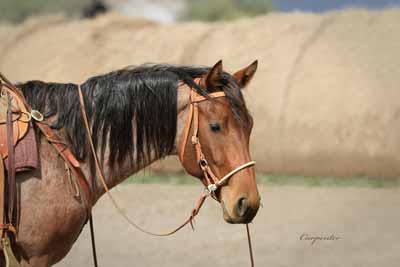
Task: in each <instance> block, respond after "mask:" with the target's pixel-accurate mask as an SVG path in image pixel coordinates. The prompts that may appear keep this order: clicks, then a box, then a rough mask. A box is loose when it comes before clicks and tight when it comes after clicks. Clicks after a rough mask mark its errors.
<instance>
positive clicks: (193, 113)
mask: <svg viewBox="0 0 400 267" xmlns="http://www.w3.org/2000/svg"><path fill="white" fill-rule="evenodd" d="M225 96H226V95H225V92H215V93H210V94H209V95H208V97H209V98H218V97H225ZM209 98H206V97H204V96H202V95H199V94H198V93H197V92H196V91H195V90H194V89H193V88H191V91H190V98H189V103H190V107H189V117H188V120H187V122H186V127H185V130H184V133H183V139H182V143H181V146H180V153H179V159H180V161H181V163H182V165H183V166H184V167H185V149H186V145H187V142H188V139H189V134H190V130H191V129H192V128H193V130H192V136H191V143H192V145H193V146H194V148H195V153H196V160H197V163H198V165H199V167H200V169H201V170H202V172H203V178H202V179H203V180H202V181H203V183H204V184H205V187H206V191H207V193H208V194H210V195H211V196H212V197H213V198H214V199H216V196H215V191H217V190H218V189H219V188H220V187H222V186H223V185H225V184H226V183H227V182H228V181H229V179H230V178H231V177H232V176H233V175H234V174H236V173H238V172H240V171H241V170H243V169H246V168H248V167H251V166H254V164H255V161H249V162H247V163H244V164H242V165H240V166H238V167H237V168H235V169H234V170H232V171H230V172H229V173H228V174H226V175H225V176H224V177H222V178H218V177H217V175H215V174H214V172H213V171H212V170H211V168H210V165H209V164H208V161H207V160H206V157H205V155H204V153H203V151H202V149H201V144H200V140H199V108H198V103H199V102H202V101H206V100H209Z"/></svg>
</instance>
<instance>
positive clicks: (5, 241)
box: [1, 234, 21, 267]
mask: <svg viewBox="0 0 400 267" xmlns="http://www.w3.org/2000/svg"><path fill="white" fill-rule="evenodd" d="M1 246H2V248H3V254H4V257H5V259H6V266H5V267H21V265H20V264H19V262H18V261H17V259H16V258H15V255H14V253H13V251H12V248H11V242H10V238H9V237H8V236H7V234H5V236H4V237H3V238H2V239H1Z"/></svg>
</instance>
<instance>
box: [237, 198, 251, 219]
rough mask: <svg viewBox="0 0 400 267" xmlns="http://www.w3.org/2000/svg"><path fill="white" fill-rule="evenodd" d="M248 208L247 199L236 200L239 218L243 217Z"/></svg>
mask: <svg viewBox="0 0 400 267" xmlns="http://www.w3.org/2000/svg"><path fill="white" fill-rule="evenodd" d="M248 207H249V205H248V201H247V198H244V197H242V198H240V199H239V200H238V202H237V204H236V209H237V213H238V215H239V217H243V216H244V215H245V214H246V212H247V209H248Z"/></svg>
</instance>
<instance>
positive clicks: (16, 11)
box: [0, 0, 91, 23]
mask: <svg viewBox="0 0 400 267" xmlns="http://www.w3.org/2000/svg"><path fill="white" fill-rule="evenodd" d="M90 2H91V0H1V1H0V11H1V14H0V20H2V21H11V22H14V23H18V22H21V21H23V20H25V19H26V18H28V17H30V16H32V15H38V14H46V13H58V12H59V13H65V14H68V15H80V14H81V13H82V10H83V9H84V8H85V7H86V6H88V5H89V4H90Z"/></svg>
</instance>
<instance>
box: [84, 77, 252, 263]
mask: <svg viewBox="0 0 400 267" xmlns="http://www.w3.org/2000/svg"><path fill="white" fill-rule="evenodd" d="M190 90H191V92H190V100H189V101H190V111H189V112H190V113H189V118H188V120H187V123H186V127H185V132H184V138H183V142H182V144H181V150H180V154H179V158H180V161H181V163H182V164H183V163H184V160H185V158H184V152H185V147H186V145H187V142H188V137H189V134H190V129H191V128H192V124H193V134H192V136H191V143H192V145H193V146H194V147H195V150H196V159H197V163H198V164H199V167H200V168H201V170H202V171H203V174H204V179H205V181H203V183H204V184H205V185H206V190H205V191H204V192H203V193H202V195H201V196H200V198H199V200H198V201H197V203H196V205H195V207H194V208H193V210H192V212H191V214H190V216H189V217H188V218H187V219H186V220H185V221H184V222H183V223H182V224H181V225H180V226H178V227H176V228H175V229H173V230H172V231H169V232H166V233H154V232H151V231H148V230H146V229H144V228H142V227H141V226H139V225H138V224H137V223H136V222H134V221H133V220H132V219H131V218H129V217H128V216H127V215H126V214H125V213H124V211H123V209H122V208H121V207H120V206H119V205H118V203H117V202H116V200H115V198H114V197H113V195H112V194H111V192H110V190H109V188H108V186H107V183H106V179H105V176H104V172H103V170H102V168H101V167H100V163H99V159H98V156H97V153H96V149H95V147H94V145H93V141H92V133H91V130H90V125H89V122H88V119H87V114H86V108H85V101H84V98H83V94H82V89H81V87H80V85H78V93H79V102H80V109H81V113H82V117H83V121H84V125H85V129H86V133H87V136H88V141H89V144H90V149H91V152H92V154H93V157H94V161H95V165H96V169H97V171H98V174H99V177H100V181H101V184H102V186H103V188H104V190H105V191H106V194H107V195H108V197H109V199H110V200H111V202H112V204H113V206H114V207H115V209H116V210H117V211H118V213H119V214H120V215H121V216H122V217H123V218H124V219H125V220H126V221H127V222H128V223H129V224H130V225H131V226H133V227H134V228H136V229H137V230H139V231H141V232H143V233H146V234H148V235H152V236H170V235H172V234H174V233H176V232H178V231H179V230H180V229H182V228H183V227H185V226H186V225H187V224H190V225H191V227H192V229H193V230H194V227H193V220H194V218H195V216H196V215H197V214H198V213H199V211H200V209H201V207H202V205H203V204H204V202H205V200H206V199H207V197H208V196H211V197H213V198H214V199H216V196H215V191H216V190H217V189H218V188H220V187H222V186H223V185H225V184H226V183H227V182H228V181H229V179H230V178H231V177H232V176H233V175H234V174H236V173H238V172H240V171H241V170H243V169H245V168H248V167H251V166H254V164H255V162H254V161H250V162H247V163H244V164H242V165H240V166H238V167H237V168H235V169H234V170H232V171H231V172H229V173H228V174H226V175H225V176H224V177H222V178H221V179H218V177H217V176H216V175H215V174H214V172H213V171H212V170H211V168H210V166H209V164H208V162H207V160H206V158H205V156H204V154H203V152H202V149H201V144H200V140H199V136H198V133H199V112H198V103H199V102H202V101H206V100H209V99H211V98H218V97H225V93H224V92H215V93H210V94H209V95H208V96H209V98H206V97H204V96H201V95H199V94H198V93H197V92H196V91H194V90H193V88H191V89H190ZM216 200H217V199H216ZM91 223H92V222H91ZM91 225H92V224H91ZM246 230H247V238H248V244H249V251H250V260H251V266H252V267H253V266H254V259H253V252H252V246H251V239H250V231H249V225H248V224H246ZM94 253H95V249H94ZM95 261H96V260H95ZM96 266H97V265H96Z"/></svg>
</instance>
